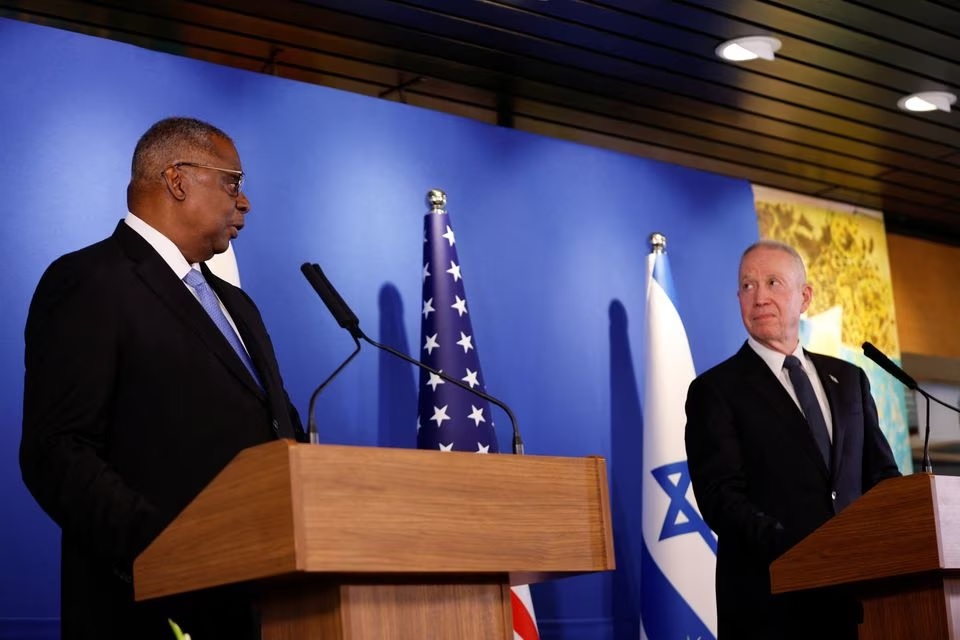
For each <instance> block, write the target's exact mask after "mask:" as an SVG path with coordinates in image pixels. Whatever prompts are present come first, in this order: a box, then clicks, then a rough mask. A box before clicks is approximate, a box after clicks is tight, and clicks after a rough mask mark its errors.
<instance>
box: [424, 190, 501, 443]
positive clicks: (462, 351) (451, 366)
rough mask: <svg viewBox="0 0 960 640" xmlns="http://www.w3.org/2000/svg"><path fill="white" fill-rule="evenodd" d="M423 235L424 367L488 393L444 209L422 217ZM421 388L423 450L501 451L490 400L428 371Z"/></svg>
mask: <svg viewBox="0 0 960 640" xmlns="http://www.w3.org/2000/svg"><path fill="white" fill-rule="evenodd" d="M431 193H433V192H431ZM423 229H424V240H423V242H424V245H423V306H422V307H421V311H420V314H421V321H420V338H421V339H420V361H421V362H423V363H424V364H426V365H428V366H430V367H432V368H434V369H436V370H437V371H440V372H442V373H445V374H447V375H448V376H450V377H452V378H456V379H458V380H461V381H463V382H464V383H466V384H467V385H469V386H470V388H472V389H477V390H479V391H484V392H485V389H484V384H483V373H482V372H481V371H480V358H479V357H478V356H477V343H476V340H475V338H474V335H473V326H472V324H471V322H470V308H469V307H468V306H467V294H466V292H465V291H464V286H463V276H462V275H461V273H460V260H459V259H458V258H457V240H456V236H455V235H454V233H453V225H451V224H450V216H449V215H447V212H446V210H445V209H444V208H443V206H442V204H439V203H437V204H435V205H434V206H433V208H432V210H431V211H428V212H427V214H426V215H425V216H424V217H423ZM419 388H420V403H419V411H420V415H419V416H418V418H417V447H418V448H420V449H439V450H441V451H472V452H474V453H497V452H498V451H499V448H498V446H497V436H496V433H495V432H494V424H493V416H492V415H491V413H490V404H489V403H488V402H487V401H486V400H484V399H483V398H480V397H479V396H475V395H473V394H471V393H469V392H467V391H466V390H464V389H461V388H459V387H457V386H456V385H453V384H450V383H448V382H445V381H444V380H442V379H441V378H440V377H439V376H437V375H435V374H433V373H430V372H428V371H426V370H423V369H421V370H420V387H419Z"/></svg>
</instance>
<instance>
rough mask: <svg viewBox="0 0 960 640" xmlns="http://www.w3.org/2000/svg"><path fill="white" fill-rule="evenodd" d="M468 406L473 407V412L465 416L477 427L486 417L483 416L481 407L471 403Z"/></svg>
mask: <svg viewBox="0 0 960 640" xmlns="http://www.w3.org/2000/svg"><path fill="white" fill-rule="evenodd" d="M470 408H471V409H473V412H472V413H471V414H470V415H469V416H467V417H468V418H470V419H471V420H473V422H474V423H475V424H476V425H477V426H478V427H479V426H480V423H481V422H486V421H487V420H486V418H484V417H483V408H482V407H480V408H477V407H475V406H473V405H470Z"/></svg>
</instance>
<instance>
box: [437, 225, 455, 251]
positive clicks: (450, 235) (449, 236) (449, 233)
mask: <svg viewBox="0 0 960 640" xmlns="http://www.w3.org/2000/svg"><path fill="white" fill-rule="evenodd" d="M440 237H441V238H446V239H447V242H449V243H450V246H451V247H452V246H453V245H454V244H455V243H456V241H457V240H456V238H455V237H454V235H453V229H451V228H450V225H447V232H446V233H445V234H443V235H442V236H440Z"/></svg>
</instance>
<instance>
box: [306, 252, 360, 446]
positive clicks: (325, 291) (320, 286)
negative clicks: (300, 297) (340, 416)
mask: <svg viewBox="0 0 960 640" xmlns="http://www.w3.org/2000/svg"><path fill="white" fill-rule="evenodd" d="M300 271H302V272H303V275H304V276H306V278H307V281H308V282H309V283H310V284H311V285H312V286H313V289H314V291H316V292H317V295H319V296H320V299H321V300H323V302H324V304H326V305H327V309H329V310H330V314H331V315H332V316H333V318H334V320H336V321H337V324H339V325H340V326H341V327H343V328H344V329H346V330H347V331H349V332H350V336H351V337H352V338H353V342H354V344H356V345H357V347H356V349H354V350H353V352H352V353H351V354H350V355H349V356H347V358H346V360H344V361H343V362H341V363H340V366H339V367H337V368H336V369H334V371H333V373H331V374H330V375H329V376H327V379H326V380H324V381H323V382H321V383H320V386H319V387H317V388H316V389H314V391H313V393H312V394H310V404H309V406H308V408H307V436H308V438H309V439H310V444H318V443H319V442H320V436H319V434H318V433H317V421H316V418H315V417H314V413H313V407H314V404H315V403H316V401H317V396H319V395H320V392H321V391H323V390H324V388H325V387H326V386H327V385H328V384H330V382H331V381H332V380H333V379H334V378H336V377H337V375H338V374H339V373H340V372H341V371H343V368H344V367H346V366H347V364H348V363H349V362H350V361H351V360H353V359H354V358H355V357H356V356H357V354H358V353H360V340H359V336H358V332H359V331H360V321H359V320H357V316H355V315H353V312H352V311H350V309H349V307H347V304H346V303H345V302H344V301H343V298H341V297H340V295H339V294H338V293H337V292H336V290H335V289H334V288H333V286H331V284H330V281H329V280H327V278H326V276H324V275H323V272H322V271H320V270H319V267H318V268H317V270H316V271H314V269H313V265H311V264H309V263H307V262H304V263H303V264H302V265H300Z"/></svg>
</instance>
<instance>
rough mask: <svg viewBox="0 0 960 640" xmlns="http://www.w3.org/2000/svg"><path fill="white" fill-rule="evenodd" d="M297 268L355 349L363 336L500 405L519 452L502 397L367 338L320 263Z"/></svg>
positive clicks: (520, 446) (516, 429)
mask: <svg viewBox="0 0 960 640" xmlns="http://www.w3.org/2000/svg"><path fill="white" fill-rule="evenodd" d="M300 271H302V272H303V275H304V276H305V277H306V278H307V280H308V281H309V282H310V284H311V285H312V286H313V289H314V291H316V292H317V295H319V296H320V299H321V300H323V303H324V304H325V305H326V306H327V309H329V310H330V313H331V315H333V317H334V319H335V320H336V321H337V324H339V325H340V326H341V327H343V328H344V329H346V330H347V331H349V332H350V335H351V336H353V339H354V341H355V342H356V343H357V351H359V350H360V340H363V341H365V342H368V343H370V344H372V345H373V346H375V347H376V348H378V349H382V350H383V351H386V352H387V353H390V354H393V355H394V356H396V357H398V358H400V359H401V360H406V361H407V362H409V363H410V364H412V365H415V366H417V367H420V368H421V369H424V370H426V371H428V372H430V373H432V374H434V375H435V376H438V377H439V378H442V379H443V380H446V381H447V382H449V383H451V384H454V385H456V386H458V387H460V388H461V389H464V390H466V391H469V392H470V393H472V394H473V395H475V396H477V397H480V398H483V399H484V400H486V401H487V402H491V403H493V404H495V405H497V406H498V407H500V408H501V409H503V411H504V412H505V413H506V414H507V417H509V418H510V425H511V426H512V427H513V453H515V454H517V455H523V440H522V439H521V438H520V428H519V427H518V426H517V419H516V417H515V416H514V415H513V411H511V410H510V407H508V406H507V405H506V404H504V403H503V402H502V401H500V400H498V399H496V398H494V397H493V396H491V395H489V394H487V393H485V392H483V391H480V390H479V389H473V388H471V387H470V386H469V385H468V384H466V383H465V382H461V381H460V380H457V379H456V378H452V377H450V376H448V375H447V374H445V373H443V372H442V371H438V370H436V369H434V368H432V367H430V366H427V365H425V364H424V363H422V362H420V361H419V360H415V359H413V358H411V357H410V356H408V355H407V354H405V353H403V352H401V351H397V350H396V349H394V348H392V347H389V346H387V345H385V344H380V343H379V342H377V341H375V340H371V339H370V338H368V337H367V335H366V334H365V333H364V332H363V331H362V330H361V329H360V321H359V320H357V316H356V314H354V313H353V311H352V310H351V309H350V307H349V306H347V303H346V302H344V300H343V298H342V297H341V296H340V294H339V293H337V290H336V289H334V288H333V285H332V284H330V281H329V280H328V279H327V276H326V275H324V273H323V270H322V269H321V268H320V265H318V264H316V263H309V262H304V263H303V264H302V265H300ZM357 351H354V353H353V354H351V356H350V357H349V358H347V360H346V361H344V363H343V364H341V365H340V367H339V368H338V369H337V371H334V373H333V374H332V375H331V376H330V377H329V378H327V380H326V381H324V384H323V385H321V386H320V388H318V389H317V391H316V392H314V397H316V394H317V393H319V391H320V389H321V388H322V387H324V386H326V384H327V383H328V382H329V381H330V380H331V379H332V378H333V376H334V375H336V374H337V373H339V371H340V369H342V368H343V367H344V366H346V364H347V362H349V361H350V360H351V359H352V358H353V356H354V355H356V353H357ZM313 399H314V398H313V397H312V398H311V399H310V409H309V411H310V417H309V420H310V421H311V422H312V421H313ZM311 442H312V440H311Z"/></svg>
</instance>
